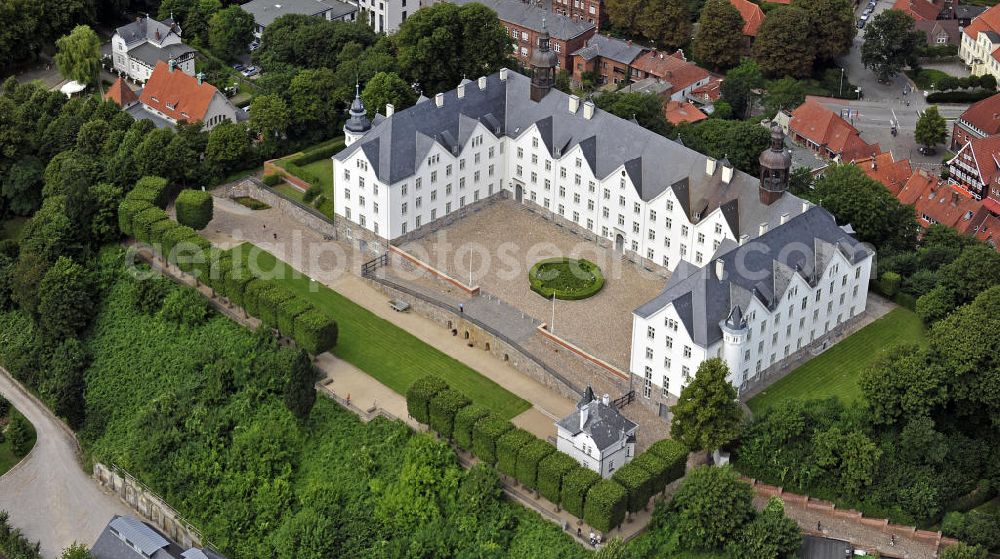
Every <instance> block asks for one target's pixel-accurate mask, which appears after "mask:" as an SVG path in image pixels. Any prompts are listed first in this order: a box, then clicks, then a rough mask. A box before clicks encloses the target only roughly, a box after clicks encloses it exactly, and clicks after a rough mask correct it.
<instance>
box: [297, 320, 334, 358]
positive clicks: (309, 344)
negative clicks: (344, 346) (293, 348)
mask: <svg viewBox="0 0 1000 559" xmlns="http://www.w3.org/2000/svg"><path fill="white" fill-rule="evenodd" d="M337 333H338V331H337V321H335V320H334V319H332V318H330V317H329V316H327V315H326V314H324V313H322V312H320V311H318V310H316V309H310V310H308V311H306V312H304V313H302V314H300V315H299V316H297V317H295V336H294V338H295V343H297V344H299V347H301V348H302V349H304V350H306V351H308V352H309V353H310V354H312V355H319V354H320V353H323V352H324V351H330V350H331V349H333V348H334V346H336V345H337Z"/></svg>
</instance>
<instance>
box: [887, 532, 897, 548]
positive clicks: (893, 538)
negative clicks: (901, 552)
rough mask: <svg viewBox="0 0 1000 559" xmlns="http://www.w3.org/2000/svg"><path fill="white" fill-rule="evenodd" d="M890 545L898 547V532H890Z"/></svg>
mask: <svg viewBox="0 0 1000 559" xmlns="http://www.w3.org/2000/svg"><path fill="white" fill-rule="evenodd" d="M889 547H896V534H889Z"/></svg>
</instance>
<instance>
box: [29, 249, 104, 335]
mask: <svg viewBox="0 0 1000 559" xmlns="http://www.w3.org/2000/svg"><path fill="white" fill-rule="evenodd" d="M38 292H39V298H38V317H39V323H40V324H41V326H42V328H43V329H44V330H45V331H46V333H48V334H49V335H51V336H52V337H53V338H55V339H57V340H61V339H65V338H68V337H71V336H74V335H75V334H76V333H77V332H79V331H80V329H82V328H83V327H84V326H86V325H87V322H89V321H90V317H91V316H93V314H94V311H95V308H94V298H95V297H96V295H97V293H96V290H95V285H94V280H93V277H92V276H91V274H90V272H89V271H87V269H86V268H84V267H83V266H81V265H79V264H77V263H76V262H74V261H73V260H71V259H69V258H66V257H65V256H61V257H59V259H58V260H56V262H55V264H53V265H52V267H51V268H49V270H48V271H47V272H45V277H44V278H43V279H42V281H41V283H40V284H39V286H38Z"/></svg>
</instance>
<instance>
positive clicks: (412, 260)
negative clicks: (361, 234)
mask: <svg viewBox="0 0 1000 559" xmlns="http://www.w3.org/2000/svg"><path fill="white" fill-rule="evenodd" d="M389 252H391V253H393V254H394V255H395V256H398V257H399V258H402V259H403V260H405V261H406V262H408V263H409V264H412V265H413V266H416V267H418V268H420V269H421V270H425V271H427V273H429V274H431V275H432V276H434V277H435V278H437V279H439V280H441V281H443V282H445V283H447V284H448V285H452V286H454V287H457V288H458V289H461V290H462V291H463V292H465V294H466V295H478V294H479V286H478V285H474V286H473V285H466V284H464V283H462V282H460V281H458V280H457V279H455V278H453V277H451V276H449V275H448V274H446V273H444V272H442V271H440V270H438V269H437V268H435V267H433V266H431V265H430V264H427V263H426V262H424V261H422V260H420V259H419V258H417V257H415V256H413V255H411V254H410V253H408V252H406V251H405V250H403V249H401V248H399V247H396V246H392V245H390V246H389Z"/></svg>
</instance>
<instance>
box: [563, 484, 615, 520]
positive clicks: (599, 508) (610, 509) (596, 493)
mask: <svg viewBox="0 0 1000 559" xmlns="http://www.w3.org/2000/svg"><path fill="white" fill-rule="evenodd" d="M627 503H628V492H626V491H625V488H624V487H622V486H621V485H619V484H618V482H616V481H613V480H610V479H602V480H601V481H598V482H597V483H595V484H594V485H592V486H591V487H590V490H589V491H587V499H586V501H585V502H584V505H583V519H584V520H585V521H586V522H587V524H590V525H591V526H593V527H594V528H596V529H597V530H599V531H601V532H608V531H610V530H611V529H612V528H614V527H616V526H618V525H619V524H621V523H622V520H624V519H625V507H626V505H627ZM566 510H569V509H566Z"/></svg>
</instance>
